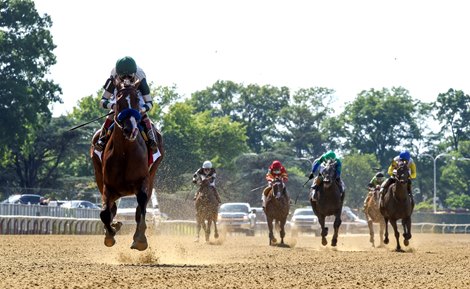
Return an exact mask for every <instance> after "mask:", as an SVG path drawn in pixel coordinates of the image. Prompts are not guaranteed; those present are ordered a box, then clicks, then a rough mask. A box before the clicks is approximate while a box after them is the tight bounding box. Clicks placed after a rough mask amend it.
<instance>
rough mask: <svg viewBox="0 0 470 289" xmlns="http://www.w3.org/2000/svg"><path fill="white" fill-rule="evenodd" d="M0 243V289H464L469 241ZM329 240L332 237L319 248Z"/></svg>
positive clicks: (28, 239)
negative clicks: (136, 245) (138, 246)
mask: <svg viewBox="0 0 470 289" xmlns="http://www.w3.org/2000/svg"><path fill="white" fill-rule="evenodd" d="M103 239H104V236H78V235H75V236H74V235H67V236H64V235H2V236H0V288H7V289H14V288H257V289H260V288H269V289H272V288H399V289H404V288H470V273H469V271H468V270H469V268H470V235H451V234H446V235H441V234H414V235H413V238H412V239H411V243H410V246H408V247H404V246H403V244H402V246H403V248H404V249H405V252H404V253H397V252H395V251H394V248H395V239H394V238H393V236H392V240H391V243H390V244H389V245H388V246H387V247H385V248H372V247H371V246H370V243H369V237H368V235H340V236H339V241H338V246H337V248H332V247H330V245H327V246H326V247H323V246H321V240H320V238H319V237H313V236H302V235H301V236H299V237H298V238H297V239H292V238H290V237H287V238H286V242H287V244H288V245H289V246H290V247H287V248H285V247H270V246H268V238H267V236H256V237H245V236H230V235H229V236H226V239H224V240H218V241H213V242H210V243H208V244H206V243H204V242H199V243H195V242H194V238H193V237H190V236H165V235H161V236H149V243H150V247H149V249H147V250H146V251H143V252H138V251H135V250H131V249H130V248H129V247H130V244H131V241H132V235H118V236H116V240H117V244H116V245H115V246H114V247H112V248H107V247H105V246H104V244H103ZM330 239H331V234H330V236H329V239H328V241H330Z"/></svg>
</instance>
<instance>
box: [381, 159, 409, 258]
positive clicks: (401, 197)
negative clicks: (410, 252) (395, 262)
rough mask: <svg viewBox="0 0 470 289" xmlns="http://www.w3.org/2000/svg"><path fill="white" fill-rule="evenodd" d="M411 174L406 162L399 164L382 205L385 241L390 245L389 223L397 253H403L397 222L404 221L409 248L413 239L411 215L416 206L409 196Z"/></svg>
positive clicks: (405, 236)
mask: <svg viewBox="0 0 470 289" xmlns="http://www.w3.org/2000/svg"><path fill="white" fill-rule="evenodd" d="M409 177H410V173H409V169H408V166H407V164H406V162H403V163H401V164H399V166H398V168H397V172H396V174H395V178H396V180H395V182H394V183H393V184H391V185H390V186H389V187H388V189H387V192H386V193H385V196H384V197H383V198H384V199H383V202H382V203H381V207H380V212H381V213H382V215H383V216H384V219H385V239H384V243H385V244H388V242H389V240H388V221H389V220H390V223H391V224H392V227H393V230H394V231H395V239H396V240H397V247H396V249H395V251H397V252H403V250H402V249H401V247H400V240H399V238H400V233H399V232H398V228H397V220H398V219H401V220H402V225H403V231H404V232H403V237H404V239H405V240H404V242H403V243H404V244H405V246H408V244H409V240H410V239H411V214H412V213H413V208H414V204H413V202H412V200H411V197H410V196H409V195H408V181H409Z"/></svg>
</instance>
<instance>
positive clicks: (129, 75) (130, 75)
mask: <svg viewBox="0 0 470 289" xmlns="http://www.w3.org/2000/svg"><path fill="white" fill-rule="evenodd" d="M134 77H135V73H132V74H124V75H119V78H120V79H121V80H124V79H134Z"/></svg>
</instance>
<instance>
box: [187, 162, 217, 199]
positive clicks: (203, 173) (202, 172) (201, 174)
mask: <svg viewBox="0 0 470 289" xmlns="http://www.w3.org/2000/svg"><path fill="white" fill-rule="evenodd" d="M215 178H216V173H215V169H214V168H213V167H212V163H211V162H210V161H205V162H204V163H203V164H202V167H201V168H199V169H198V170H197V171H196V172H195V173H194V175H193V183H194V184H198V185H202V181H203V180H205V179H209V187H210V188H212V189H213V191H214V194H215V197H216V198H217V202H219V204H220V203H221V201H220V196H219V193H218V192H217V189H216V188H215ZM198 193H199V190H197V191H196V193H195V194H194V198H193V200H196V197H197V195H198Z"/></svg>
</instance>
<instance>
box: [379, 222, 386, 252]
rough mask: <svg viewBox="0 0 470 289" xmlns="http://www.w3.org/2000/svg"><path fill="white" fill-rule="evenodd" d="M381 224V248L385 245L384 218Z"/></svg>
mask: <svg viewBox="0 0 470 289" xmlns="http://www.w3.org/2000/svg"><path fill="white" fill-rule="evenodd" d="M379 225H380V233H379V238H380V244H379V247H380V248H381V247H383V246H384V231H385V221H384V220H383V219H382V220H380V221H379Z"/></svg>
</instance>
